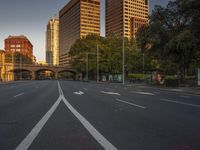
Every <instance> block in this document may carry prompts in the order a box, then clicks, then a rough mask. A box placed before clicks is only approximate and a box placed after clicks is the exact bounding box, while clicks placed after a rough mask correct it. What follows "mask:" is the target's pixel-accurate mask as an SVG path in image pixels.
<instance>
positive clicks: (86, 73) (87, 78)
mask: <svg viewBox="0 0 200 150" xmlns="http://www.w3.org/2000/svg"><path fill="white" fill-rule="evenodd" d="M86 81H88V53H86Z"/></svg>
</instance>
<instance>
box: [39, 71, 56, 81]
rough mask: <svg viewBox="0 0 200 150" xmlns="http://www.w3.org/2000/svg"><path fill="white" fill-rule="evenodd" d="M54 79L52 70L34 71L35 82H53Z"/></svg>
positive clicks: (54, 75)
mask: <svg viewBox="0 0 200 150" xmlns="http://www.w3.org/2000/svg"><path fill="white" fill-rule="evenodd" d="M55 78H56V74H55V72H54V71H52V70H38V71H36V79H37V80H54V79H55Z"/></svg>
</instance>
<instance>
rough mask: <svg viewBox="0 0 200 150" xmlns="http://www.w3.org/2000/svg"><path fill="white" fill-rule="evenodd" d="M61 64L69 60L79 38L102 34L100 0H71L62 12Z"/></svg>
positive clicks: (60, 16)
mask: <svg viewBox="0 0 200 150" xmlns="http://www.w3.org/2000/svg"><path fill="white" fill-rule="evenodd" d="M59 20H60V31H59V32H60V34H59V45H60V48H59V55H60V64H61V65H65V64H68V62H69V59H70V58H69V57H68V52H69V51H70V48H71V46H72V45H73V44H74V43H75V41H76V40H77V39H80V38H81V37H84V36H86V35H88V34H97V35H100V0H71V1H70V2H69V3H68V4H67V5H66V6H65V7H64V8H63V9H62V10H61V11H60V12H59Z"/></svg>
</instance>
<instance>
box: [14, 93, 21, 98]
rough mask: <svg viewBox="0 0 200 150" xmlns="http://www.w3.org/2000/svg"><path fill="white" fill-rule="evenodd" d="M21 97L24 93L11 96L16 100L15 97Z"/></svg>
mask: <svg viewBox="0 0 200 150" xmlns="http://www.w3.org/2000/svg"><path fill="white" fill-rule="evenodd" d="M22 95H24V93H20V94H17V95H15V96H13V97H14V98H17V97H19V96H22Z"/></svg>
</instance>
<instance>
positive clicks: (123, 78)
mask: <svg viewBox="0 0 200 150" xmlns="http://www.w3.org/2000/svg"><path fill="white" fill-rule="evenodd" d="M123 5H124V4H123ZM124 8H125V7H124V6H123V12H125V10H124ZM124 18H125V16H124V14H123V36H122V38H123V39H122V55H123V56H122V57H123V58H122V59H123V60H122V84H123V85H125V67H124V65H125V51H124V38H125V19H124Z"/></svg>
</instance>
